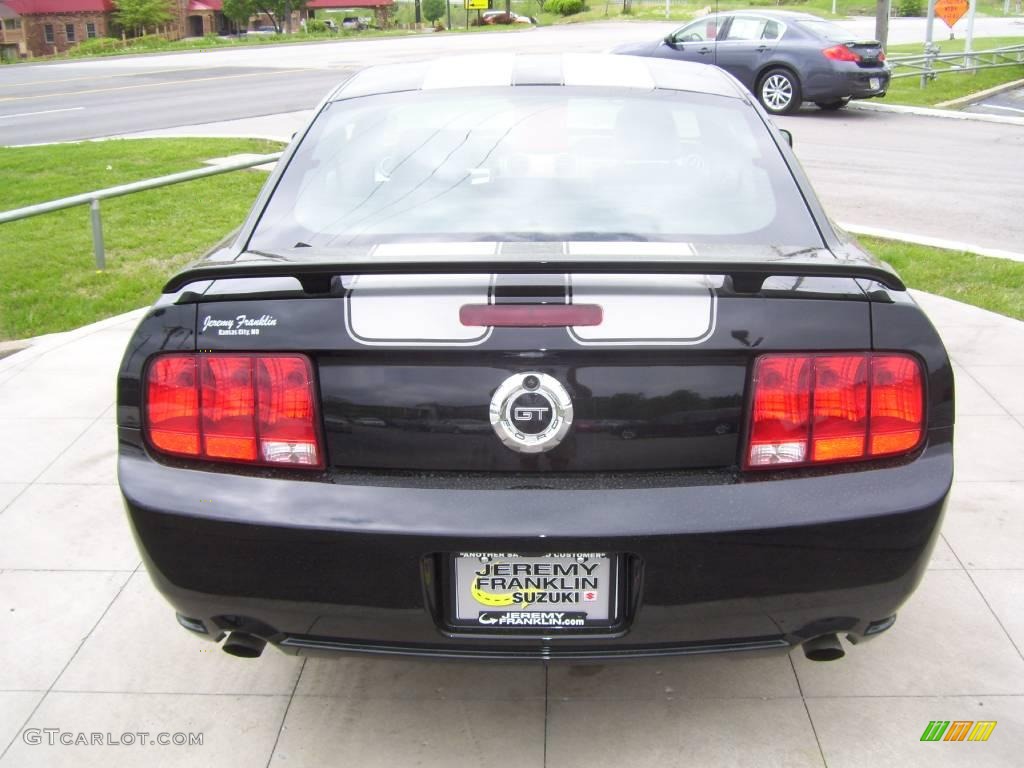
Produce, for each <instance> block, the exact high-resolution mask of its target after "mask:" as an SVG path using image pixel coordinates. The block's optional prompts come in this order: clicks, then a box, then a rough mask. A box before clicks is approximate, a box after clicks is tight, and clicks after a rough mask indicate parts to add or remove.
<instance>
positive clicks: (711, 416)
mask: <svg viewBox="0 0 1024 768" xmlns="http://www.w3.org/2000/svg"><path fill="white" fill-rule="evenodd" d="M198 301H199V306H198V307H197V320H196V321H197V334H198V343H199V345H200V347H201V348H204V349H217V350H225V349H234V350H260V349H272V350H278V351H281V350H288V351H291V350H295V351H302V352H305V353H307V354H309V355H310V356H311V358H312V359H313V361H314V365H315V367H316V370H317V378H318V386H319V394H320V398H321V416H322V419H323V424H324V430H325V439H326V449H327V455H328V464H329V466H330V467H331V468H334V469H363V470H366V469H370V470H404V471H459V472H499V473H501V472H539V471H542V472H566V473H569V472H591V473H593V472H614V471H631V472H632V471H641V470H680V469H699V468H722V467H731V466H735V465H736V464H737V462H738V460H739V455H740V452H741V440H742V436H743V432H744V429H745V424H746V413H745V405H746V402H747V397H748V394H747V389H748V386H749V384H748V383H749V378H750V376H749V371H750V366H751V364H752V361H753V360H754V359H755V358H756V356H757V355H758V354H761V353H765V352H779V351H806V350H845V349H856V350H864V349H870V346H871V338H870V322H869V306H870V305H869V303H868V300H867V296H866V295H865V293H864V292H863V291H862V290H861V289H860V287H859V285H858V283H857V281H856V280H854V279H851V278H849V277H804V276H801V277H770V278H768V279H767V281H766V282H765V283H764V285H763V287H762V288H761V290H760V291H759V292H758V293H756V294H750V293H745V292H740V291H737V290H736V288H735V286H734V285H733V282H732V280H731V279H730V278H728V277H725V278H723V277H721V276H717V277H715V276H699V275H648V274H641V275H637V274H629V275H627V274H611V275H607V274H600V275H595V274H561V275H551V274H531V273H523V274H499V275H495V274H483V275H478V274H468V275H467V274H460V275H374V276H367V275H360V276H358V277H346V278H342V279H338V280H334V281H332V283H331V288H330V290H328V291H326V292H325V293H323V294H320V295H317V296H315V297H314V296H311V295H310V294H309V293H308V292H307V291H305V290H304V289H303V288H302V286H301V285H300V284H299V282H298V280H296V279H295V278H283V277H275V278H243V279H239V280H232V279H222V280H216V281H213V282H212V283H211V284H210V285H209V286H208V287H207V288H205V290H204V291H203V295H202V297H201V298H199V299H198ZM503 303H506V304H518V305H522V304H528V305H537V306H543V305H546V304H559V305H565V304H567V303H574V304H590V305H598V306H600V307H601V309H602V313H603V314H602V319H601V323H600V324H599V325H596V326H588V327H580V328H567V327H490V328H484V327H471V326H465V325H463V324H462V323H461V322H460V319H459V318H460V314H459V312H460V309H461V308H462V307H463V306H465V305H467V304H474V305H479V304H483V305H491V306H493V305H495V304H503ZM531 373H532V374H536V375H538V376H540V375H543V376H548V377H551V378H552V379H554V380H555V381H556V382H557V383H558V384H559V385H560V386H561V387H562V388H564V390H565V392H566V393H567V395H568V397H569V398H570V399H571V404H572V424H571V427H570V428H569V429H568V430H567V431H566V432H565V434H564V437H562V439H561V442H560V443H558V444H557V446H556V447H554V448H552V449H550V450H547V451H543V452H536V453H529V452H522V451H520V450H514V449H512V448H510V447H509V446H508V445H507V444H505V443H503V441H502V440H501V439H500V438H499V435H498V434H497V433H496V430H495V429H494V427H493V426H492V419H491V411H492V398H493V397H494V395H495V393H496V392H497V391H498V390H499V388H500V387H501V386H502V385H503V383H505V382H507V381H508V380H509V379H510V377H515V376H519V375H523V374H531ZM531 402H532V401H531ZM538 403H540V404H541V405H543V403H541V402H540V401H538ZM522 404H525V405H530V403H528V402H527V400H523V401H522ZM533 404H534V405H536V404H537V403H533ZM523 413H524V415H525V414H526V411H524V412H523ZM520 426H521V427H523V428H524V429H525V428H527V427H529V426H530V425H529V424H525V425H524V424H520Z"/></svg>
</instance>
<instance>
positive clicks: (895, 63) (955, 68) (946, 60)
mask: <svg viewBox="0 0 1024 768" xmlns="http://www.w3.org/2000/svg"><path fill="white" fill-rule="evenodd" d="M887 61H888V62H889V66H890V67H891V68H892V69H893V70H896V69H906V70H908V71H906V72H893V75H892V76H893V78H897V77H920V78H921V82H922V84H924V83H925V82H926V81H927V80H934V79H935V77H936V76H937V75H940V74H942V73H944V72H973V71H975V70H978V69H993V68H995V67H1017V66H1021V65H1024V45H1007V46H1004V47H1002V48H990V49H988V50H984V51H970V52H967V51H960V52H959V53H942V52H940V50H939V47H938V46H937V45H934V44H933V45H931V46H929V48H928V49H927V50H926V51H925V52H924V53H915V54H911V55H908V56H890V57H889V58H888V59H887Z"/></svg>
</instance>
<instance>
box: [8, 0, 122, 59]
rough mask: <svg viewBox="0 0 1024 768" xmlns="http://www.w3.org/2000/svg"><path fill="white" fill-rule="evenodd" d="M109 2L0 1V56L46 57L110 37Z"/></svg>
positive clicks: (89, 0) (75, 0)
mask: <svg viewBox="0 0 1024 768" xmlns="http://www.w3.org/2000/svg"><path fill="white" fill-rule="evenodd" d="M113 11H114V4H113V3H112V2H111V1H110V0H0V24H2V25H3V30H2V31H0V55H4V56H5V57H10V58H17V57H22V56H47V55H50V54H53V53H60V52H62V51H66V50H67V49H68V48H70V47H71V46H73V45H75V44H77V43H80V42H81V41H82V40H88V39H89V38H93V37H106V36H107V35H108V34H110V15H111V13H113Z"/></svg>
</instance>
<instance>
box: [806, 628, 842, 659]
mask: <svg viewBox="0 0 1024 768" xmlns="http://www.w3.org/2000/svg"><path fill="white" fill-rule="evenodd" d="M802 647H803V649H804V656H806V657H807V658H808V659H810V660H811V661H836V660H838V659H841V658H843V656H845V655H846V651H844V650H843V646H842V644H840V642H839V638H838V637H836V636H835V635H834V634H832V635H821V636H820V637H815V638H813V639H811V640H808V641H807V642H806V643H804V644H803V646H802Z"/></svg>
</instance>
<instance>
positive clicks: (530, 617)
mask: <svg viewBox="0 0 1024 768" xmlns="http://www.w3.org/2000/svg"><path fill="white" fill-rule="evenodd" d="M481 558H490V560H489V561H484V560H482V559H481ZM579 558H584V560H583V561H582V562H581V561H580V560H579ZM446 559H447V567H446V568H445V569H444V574H445V579H444V582H445V583H444V584H443V595H444V603H445V610H444V615H445V622H446V623H447V624H448V627H449V629H451V630H452V631H454V632H475V633H486V634H509V635H517V636H533V637H536V636H551V635H559V634H587V633H601V634H607V633H610V632H615V631H616V630H618V629H619V628H621V627H622V625H623V624H624V616H625V599H624V598H625V579H624V571H625V569H624V567H623V561H624V558H623V557H622V555H620V554H614V553H607V552H539V553H523V552H516V553H507V552H505V553H502V552H453V553H449V554H448V555H447V557H446ZM538 563H547V564H549V565H554V564H555V563H557V564H559V565H562V566H563V569H564V568H565V567H566V566H569V565H571V564H579V565H580V566H581V567H580V568H579V569H578V573H576V574H574V575H570V576H565V575H564V574H563V575H561V576H558V577H556V576H548V575H547V574H536V573H533V572H531V573H530V574H528V575H527V574H522V573H520V574H518V576H519V578H527V577H532V578H535V579H538V578H569V579H570V580H571V581H569V582H563V585H564V586H570V585H571V586H572V587H573V588H572V589H548V590H543V591H545V592H547V593H558V594H561V593H563V592H575V593H576V595H577V597H578V598H582V596H583V593H584V592H588V591H593V592H596V593H597V599H596V600H592V601H591V600H588V601H586V603H584V602H582V600H580V601H577V602H575V603H562V602H559V603H545V604H541V603H539V602H535V603H532V604H530V605H526V606H521V605H517V604H515V603H513V604H508V605H505V604H503V605H484V604H481V603H479V602H478V601H477V599H476V598H475V597H474V596H473V595H472V591H471V585H470V584H469V581H471V578H470V577H471V573H475V571H476V569H480V568H482V566H484V565H486V564H507V565H516V564H518V565H520V566H522V565H525V564H530V565H536V564H538ZM595 564H596V568H594V570H593V573H592V574H587V572H586V569H585V568H583V566H594V565H595ZM470 566H475V568H470ZM520 570H521V569H520ZM532 570H533V571H536V570H537V569H536V568H534V569H532ZM491 575H492V576H494V575H497V574H493V573H492V574H491ZM501 576H502V577H505V578H514V577H515V575H514V574H511V573H508V574H506V573H504V572H503V573H502V574H501ZM593 576H596V577H597V587H596V588H594V589H591V587H590V584H591V583H590V582H585V583H583V586H581V587H580V588H578V589H577V588H576V585H577V582H576V581H575V579H576V578H588V577H589V578H592V577H593ZM477 583H478V584H479V582H477ZM486 587H487V589H482V588H481V590H480V591H482V592H483V593H484V594H485V595H486V596H487V597H486V599H491V598H494V597H498V598H501V597H504V596H506V595H508V594H510V593H513V592H518V591H520V590H515V589H497V590H493V591H492V590H491V589H490V584H487V585H486ZM534 594H535V595H536V594H538V592H537V591H536V590H534ZM460 596H461V598H462V599H461V604H460ZM591 602H593V603H594V604H595V606H594V607H593V610H592V606H591V605H590V603H591ZM581 613H582V614H584V615H583V616H579V615H577V614H581ZM506 614H516V615H514V616H513V615H506ZM524 614H525V615H524ZM538 614H562V617H561V618H560V619H559V618H555V617H553V616H550V615H545V616H538Z"/></svg>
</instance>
